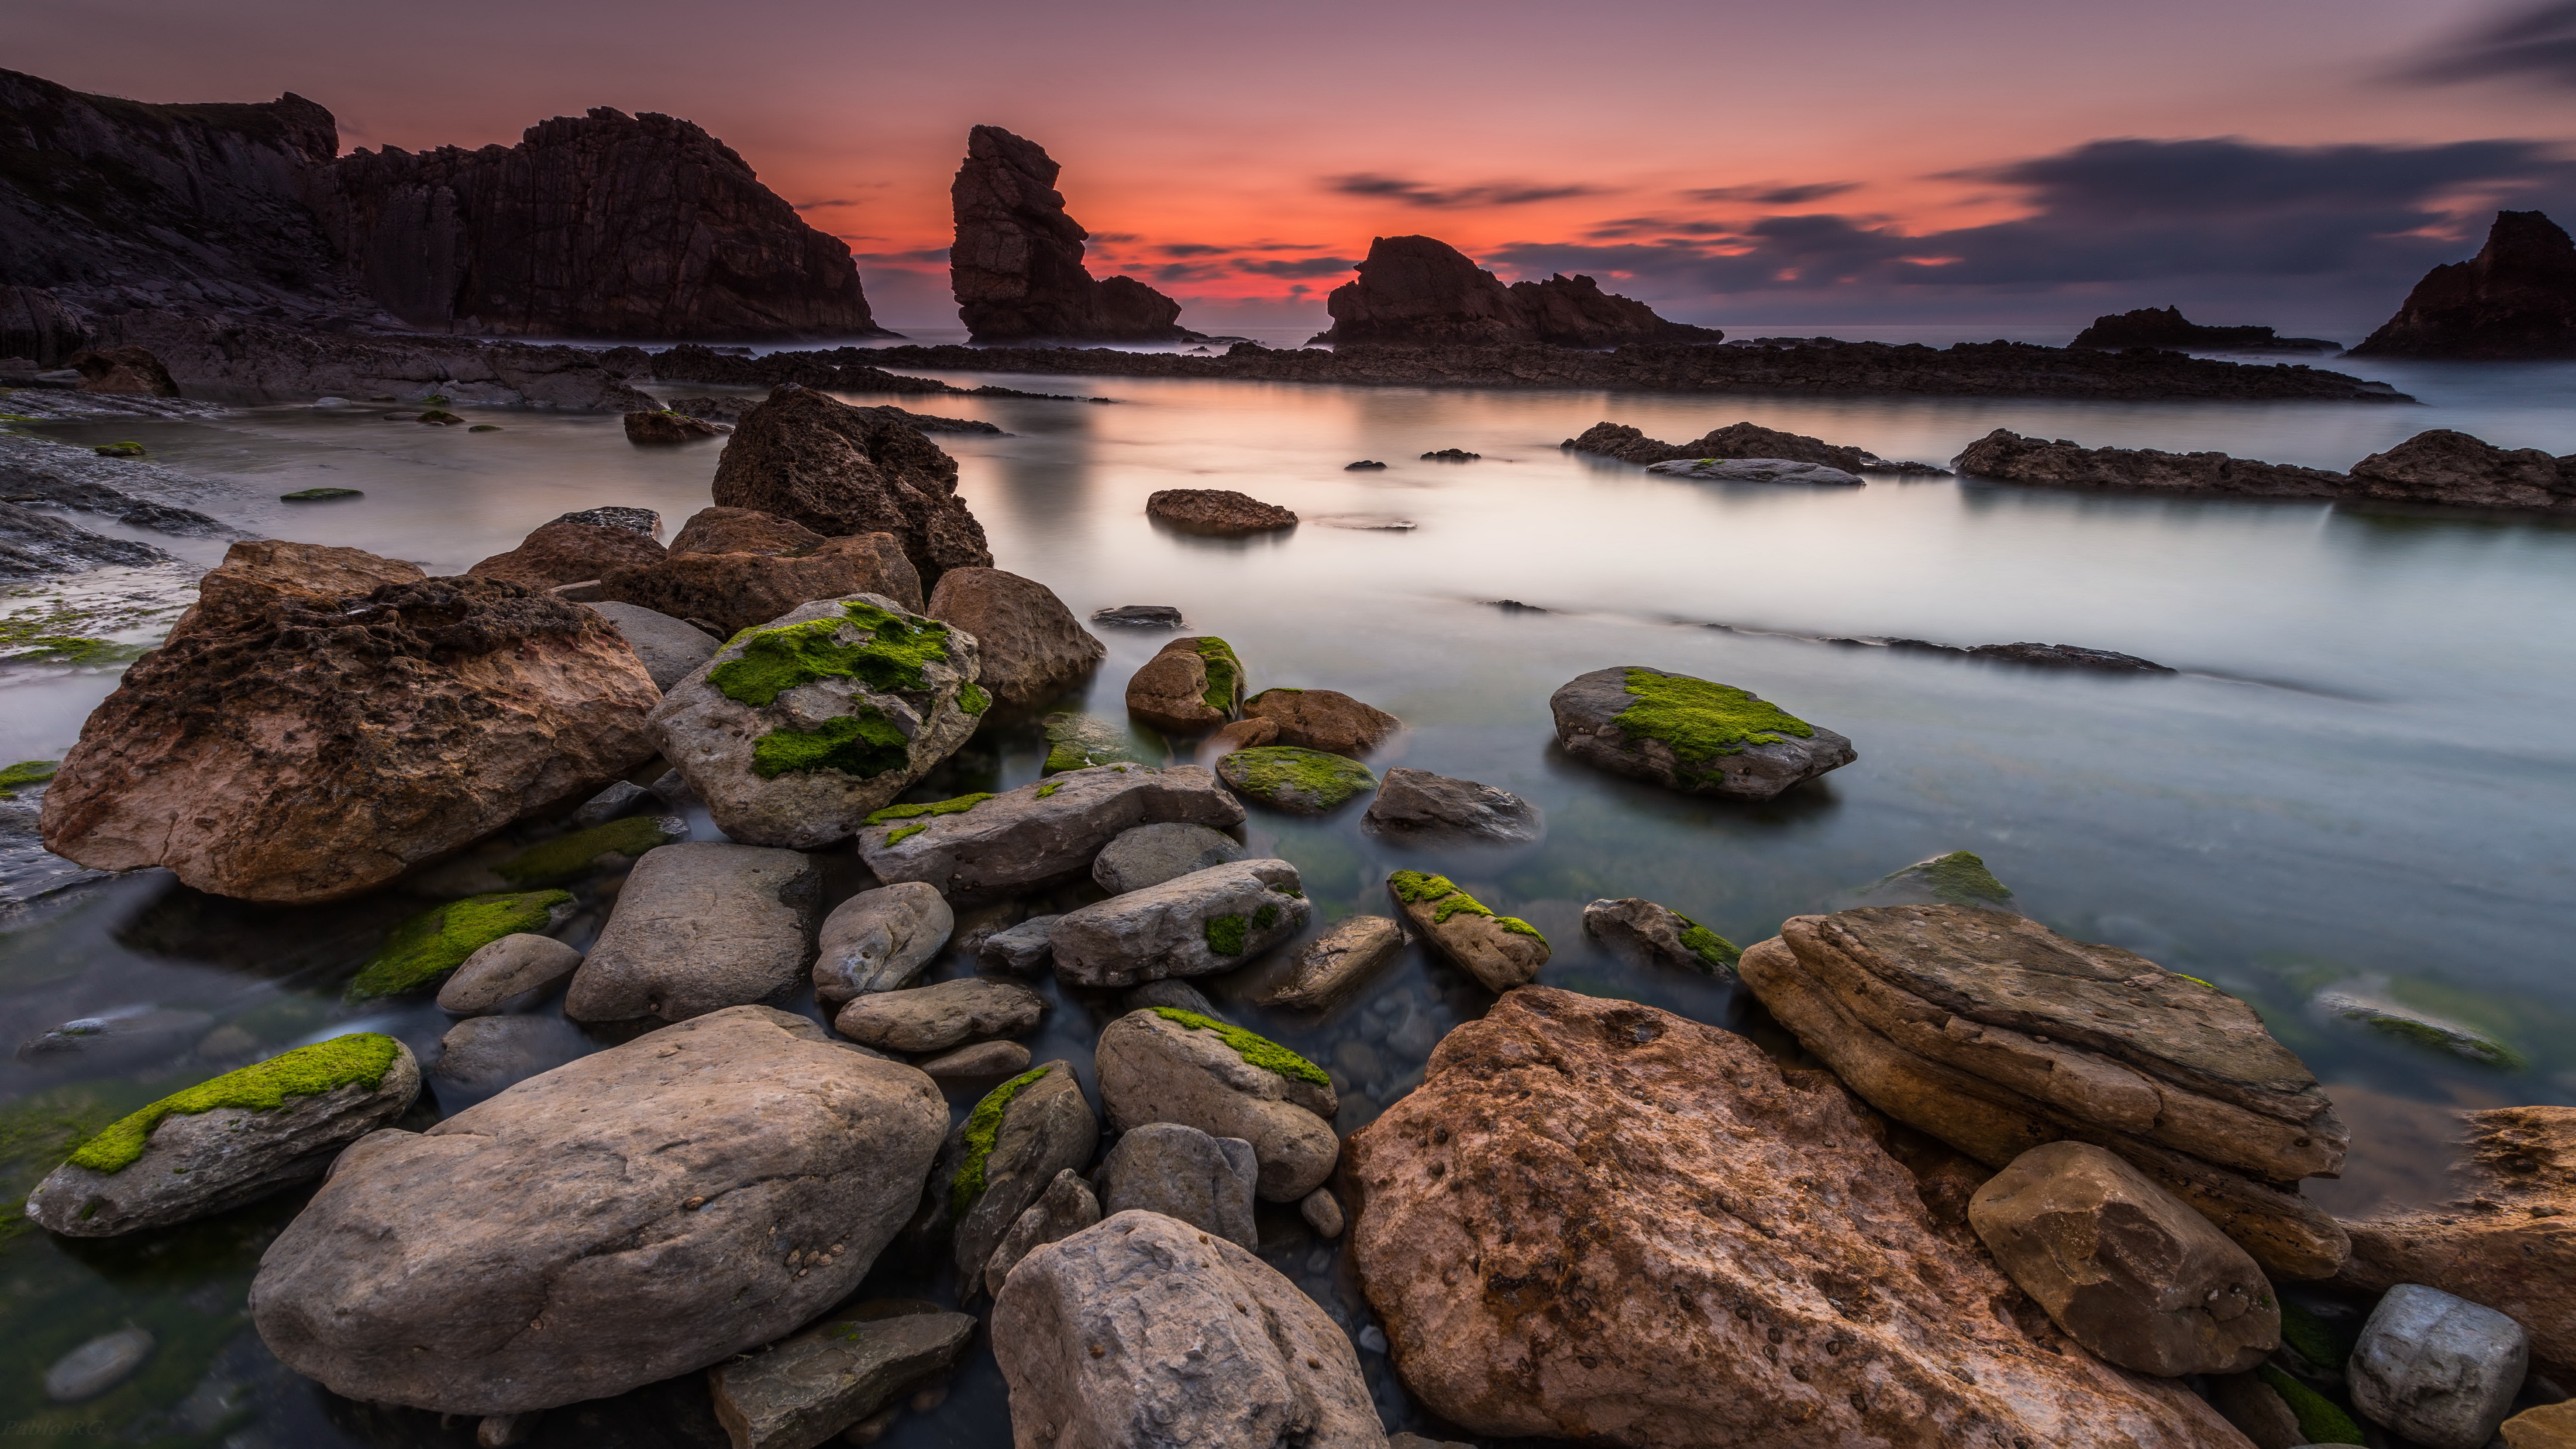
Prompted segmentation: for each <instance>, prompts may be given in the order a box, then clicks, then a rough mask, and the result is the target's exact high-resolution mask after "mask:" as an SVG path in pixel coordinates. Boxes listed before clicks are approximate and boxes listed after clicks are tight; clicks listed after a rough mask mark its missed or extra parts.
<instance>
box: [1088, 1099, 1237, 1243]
mask: <svg viewBox="0 0 2576 1449" xmlns="http://www.w3.org/2000/svg"><path fill="white" fill-rule="evenodd" d="M1259 1174H1260V1164H1259V1162H1258V1161H1257V1160H1256V1159H1255V1157H1254V1155H1253V1151H1252V1144H1251V1143H1249V1142H1246V1141H1244V1140H1243V1139H1242V1138H1240V1137H1211V1136H1209V1135H1208V1134H1207V1133H1205V1132H1201V1131H1200V1130H1199V1129H1197V1128H1196V1127H1185V1126H1182V1125H1181V1124H1180V1123H1178V1122H1148V1123H1145V1124H1144V1125H1142V1126H1140V1127H1135V1128H1131V1129H1129V1130H1128V1131H1126V1132H1124V1133H1121V1134H1120V1135H1119V1138H1118V1142H1117V1145H1115V1146H1113V1147H1111V1148H1110V1149H1109V1156H1108V1158H1107V1159H1106V1160H1105V1161H1103V1162H1102V1163H1101V1164H1100V1171H1099V1172H1098V1173H1096V1174H1094V1179H1095V1181H1096V1182H1097V1184H1098V1190H1099V1193H1100V1211H1101V1214H1102V1215H1103V1216H1105V1217H1114V1216H1116V1215H1117V1214H1119V1213H1122V1212H1126V1211H1128V1210H1129V1209H1134V1210H1136V1211H1139V1212H1149V1213H1161V1214H1163V1215H1164V1216H1166V1217H1172V1218H1178V1219H1180V1220H1181V1221H1182V1222H1185V1223H1188V1224H1189V1225H1190V1226H1192V1227H1194V1228H1200V1229H1203V1230H1205V1231H1207V1232H1211V1233H1214V1234H1216V1235H1217V1236H1218V1237H1220V1238H1223V1239H1225V1240H1226V1241H1228V1242H1231V1243H1236V1244H1240V1245H1241V1246H1243V1247H1246V1248H1259V1247H1260V1246H1261V1233H1260V1229H1259V1228H1258V1227H1257V1226H1255V1224H1254V1223H1253V1219H1252V1200H1253V1185H1254V1182H1255V1180H1256V1179H1257V1178H1258V1176H1259Z"/></svg>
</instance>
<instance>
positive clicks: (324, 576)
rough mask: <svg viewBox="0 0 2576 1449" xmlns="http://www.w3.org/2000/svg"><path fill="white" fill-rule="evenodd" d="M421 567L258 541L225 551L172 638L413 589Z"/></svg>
mask: <svg viewBox="0 0 2576 1449" xmlns="http://www.w3.org/2000/svg"><path fill="white" fill-rule="evenodd" d="M428 577H429V575H427V574H425V573H422V572H421V571H420V565H418V564H413V563H405V562H403V561H402V560H401V559H398V558H379V557H377V556H376V555H374V554H371V553H369V552H367V551H366V550H365V549H362V548H333V547H331V546H329V545H328V544H319V543H288V542H286V541H284V540H282V539H274V538H261V539H252V540H249V541H247V542H243V543H237V544H234V545H233V546H232V547H231V548H228V549H226V550H224V561H223V563H222V564H221V565H219V566H217V567H216V568H214V569H213V570H211V571H209V572H208V573H207V574H206V576H205V577H203V578H201V579H199V580H197V602H196V603H194V604H191V605H190V606H189V607H188V611H187V612H186V613H184V614H181V615H180V616H179V618H178V622H176V623H174V624H172V625H171V626H170V638H172V639H177V638H178V637H179V636H181V635H182V634H191V633H195V632H197V631H199V630H215V631H219V632H220V631H225V630H236V629H247V628H251V627H254V626H256V625H257V624H258V623H259V622H260V621H261V620H263V619H266V618H268V617H269V616H270V615H271V614H272V613H274V612H275V611H276V610H277V608H278V607H279V606H280V605H282V604H285V603H288V602H290V601H292V602H295V603H299V604H310V605H324V604H330V605H336V604H338V603H339V601H340V600H342V599H350V598H358V597H361V596H364V595H366V594H368V593H371V592H373V591H374V590H376V589H377V588H380V587H382V586H383V585H386V584H416V583H419V582H420V581H421V580H423V579H426V578H428Z"/></svg>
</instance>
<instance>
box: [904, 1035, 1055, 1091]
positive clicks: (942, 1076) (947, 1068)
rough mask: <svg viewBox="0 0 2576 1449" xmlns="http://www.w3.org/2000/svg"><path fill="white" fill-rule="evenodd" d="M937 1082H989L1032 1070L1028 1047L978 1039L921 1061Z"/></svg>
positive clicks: (1016, 1043) (925, 1072) (932, 1078)
mask: <svg viewBox="0 0 2576 1449" xmlns="http://www.w3.org/2000/svg"><path fill="white" fill-rule="evenodd" d="M918 1065H919V1066H920V1068H921V1070H922V1073H923V1075H925V1076H927V1077H929V1078H930V1079H931V1080H932V1081H934V1082H975V1081H990V1080H992V1079H993V1078H995V1077H1016V1076H1018V1075H1019V1074H1020V1073H1022V1072H1025V1071H1027V1070H1028V1069H1029V1049H1028V1048H1027V1047H1024V1046H1022V1045H1020V1044H1019V1043H1018V1042H1015V1041H979V1042H977V1043H975V1044H974V1045H973V1046H962V1047H959V1048H957V1049H956V1050H954V1051H946V1052H941V1053H940V1054H939V1055H937V1056H935V1057H932V1058H931V1059H930V1060H928V1061H926V1062H921V1063H919V1064H918Z"/></svg>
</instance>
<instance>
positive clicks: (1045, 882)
mask: <svg viewBox="0 0 2576 1449" xmlns="http://www.w3.org/2000/svg"><path fill="white" fill-rule="evenodd" d="M1159 821H1180V822H1183V823H1185V824H1191V825H1206V826H1211V827H1214V828H1216V829H1220V830H1221V829H1225V828H1227V827H1229V826H1235V825H1240V824H1242V823H1243V806H1242V804H1241V803H1240V802H1238V801H1237V800H1236V799H1235V798H1234V797H1233V796H1232V795H1231V794H1228V793H1227V792H1226V790H1225V789H1224V787H1222V786H1220V785H1218V784H1217V782H1216V776H1214V775H1212V774H1210V773H1209V772H1207V771H1206V770H1203V769H1200V768H1199V767H1198V766H1196V765H1173V766H1169V767H1167V768H1164V769H1154V768H1151V767H1148V766H1144V765H1101V766H1096V767H1094V768H1091V769H1086V770H1069V771H1066V772H1065V773H1063V774H1060V775H1052V776H1049V777H1048V778H1046V779H1044V780H1040V781H1038V782H1037V783H1035V784H1030V785H1022V786H1021V787H1020V788H1018V789H1016V790H1010V791H1005V792H1004V793H1002V794H999V795H995V796H993V797H992V798H990V799H988V800H981V801H978V802H976V803H975V804H974V806H973V807H972V808H970V809H967V810H963V811H959V812H957V813H955V814H948V815H931V816H923V817H919V818H917V819H912V820H906V821H904V822H901V823H902V824H903V825H905V826H911V825H920V826H922V827H923V828H922V829H920V830H917V831H905V832H901V838H899V839H897V838H893V837H894V836H896V835H897V834H898V832H896V831H892V830H886V829H876V828H871V829H867V830H862V831H860V832H859V858H860V859H862V860H864V861H866V862H867V864H868V869H870V870H872V871H874V872H876V876H877V879H879V880H881V881H887V882H893V881H906V880H917V881H923V882H926V883H928V884H929V885H931V886H933V887H935V888H936V889H937V890H938V891H939V893H940V894H941V895H943V896H946V897H947V898H948V899H949V900H950V901H952V902H955V901H970V900H981V899H987V898H990V897H994V896H1003V895H1012V894H1016V893H1018V892H1022V891H1029V890H1035V889H1038V888H1039V887H1042V886H1049V885H1055V884H1058V883H1061V882H1063V881H1067V880H1078V879H1080V878H1081V877H1082V875H1083V874H1084V873H1085V872H1086V871H1088V870H1089V869H1090V868H1091V862H1092V858H1093V857H1094V856H1097V855H1098V854H1099V853H1100V851H1101V848H1102V847H1103V846H1106V845H1107V844H1109V842H1110V841H1111V840H1113V839H1116V838H1117V836H1118V835H1119V833H1120V832H1122V831H1126V830H1131V829H1134V828H1135V827H1136V826H1139V825H1151V824H1154V823H1156V822H1159Z"/></svg>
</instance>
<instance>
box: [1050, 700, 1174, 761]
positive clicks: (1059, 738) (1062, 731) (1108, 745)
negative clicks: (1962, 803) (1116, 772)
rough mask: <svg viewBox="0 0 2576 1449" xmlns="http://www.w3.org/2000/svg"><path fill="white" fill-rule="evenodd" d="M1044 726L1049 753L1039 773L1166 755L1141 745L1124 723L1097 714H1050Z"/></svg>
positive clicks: (1160, 758)
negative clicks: (1148, 749)
mask: <svg viewBox="0 0 2576 1449" xmlns="http://www.w3.org/2000/svg"><path fill="white" fill-rule="evenodd" d="M1044 727H1045V730H1046V739H1047V757H1046V766H1045V768H1044V769H1042V770H1040V771H1039V773H1040V774H1044V775H1054V774H1061V773H1062V772H1064V771H1066V770H1087V769H1089V768H1091V767H1092V766H1093V765H1120V764H1126V765H1152V764H1159V763H1161V761H1162V758H1163V752H1162V751H1160V750H1153V751H1150V752H1149V751H1147V750H1144V749H1142V748H1140V747H1139V746H1138V745H1137V744H1136V741H1135V739H1134V738H1133V737H1132V736H1130V735H1129V734H1128V732H1127V727H1126V726H1125V725H1122V724H1113V723H1111V722H1110V721H1108V720H1105V719H1102V718H1101V717H1100V716H1098V715H1092V714H1069V713H1068V714H1051V715H1048V716H1047V717H1046V722H1045V726H1044Z"/></svg>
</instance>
